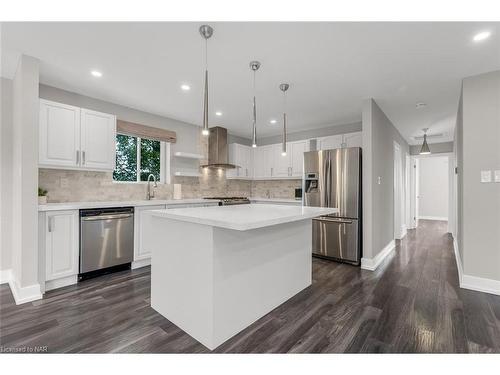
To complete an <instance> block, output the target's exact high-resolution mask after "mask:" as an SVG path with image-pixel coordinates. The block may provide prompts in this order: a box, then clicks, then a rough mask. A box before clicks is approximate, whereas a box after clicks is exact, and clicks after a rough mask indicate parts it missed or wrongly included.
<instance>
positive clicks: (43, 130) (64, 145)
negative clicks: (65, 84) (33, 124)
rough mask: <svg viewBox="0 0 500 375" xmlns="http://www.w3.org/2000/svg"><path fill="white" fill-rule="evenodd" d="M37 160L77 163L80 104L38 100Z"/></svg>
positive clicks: (56, 164) (63, 164)
mask: <svg viewBox="0 0 500 375" xmlns="http://www.w3.org/2000/svg"><path fill="white" fill-rule="evenodd" d="M39 125H40V126H39V132H40V134H39V150H38V164H40V165H41V166H51V167H72V168H74V167H78V166H79V164H80V160H79V155H78V154H77V153H78V152H79V150H80V108H77V107H73V106H71V105H66V104H60V103H55V102H50V101H48V100H40V118H39Z"/></svg>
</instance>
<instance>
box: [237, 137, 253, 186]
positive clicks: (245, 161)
mask: <svg viewBox="0 0 500 375" xmlns="http://www.w3.org/2000/svg"><path fill="white" fill-rule="evenodd" d="M239 151H240V161H241V169H240V177H242V178H243V179H249V178H251V177H252V165H251V160H252V148H251V147H248V146H244V145H239Z"/></svg>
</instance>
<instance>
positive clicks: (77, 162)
mask: <svg viewBox="0 0 500 375" xmlns="http://www.w3.org/2000/svg"><path fill="white" fill-rule="evenodd" d="M78 164H80V151H79V150H76V165H78Z"/></svg>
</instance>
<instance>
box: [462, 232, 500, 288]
mask: <svg viewBox="0 0 500 375" xmlns="http://www.w3.org/2000/svg"><path fill="white" fill-rule="evenodd" d="M453 250H454V252H455V260H456V262H457V269H458V280H459V283H460V288H462V289H469V290H474V291H476V292H483V293H489V294H495V295H497V296H500V281H499V280H493V279H485V278H483V277H477V276H471V275H466V274H464V271H463V268H462V261H461V258H460V253H459V252H458V244H457V240H456V239H455V238H453Z"/></svg>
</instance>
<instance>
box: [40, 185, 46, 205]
mask: <svg viewBox="0 0 500 375" xmlns="http://www.w3.org/2000/svg"><path fill="white" fill-rule="evenodd" d="M45 203H47V190H44V189H42V188H38V204H45Z"/></svg>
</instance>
